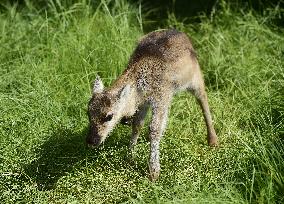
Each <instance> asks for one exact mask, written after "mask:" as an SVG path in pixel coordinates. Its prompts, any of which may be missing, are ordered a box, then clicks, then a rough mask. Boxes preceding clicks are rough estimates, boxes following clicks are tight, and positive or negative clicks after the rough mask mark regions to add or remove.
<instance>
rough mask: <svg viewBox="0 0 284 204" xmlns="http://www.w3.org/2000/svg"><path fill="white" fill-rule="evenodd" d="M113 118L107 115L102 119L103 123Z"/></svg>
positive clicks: (111, 115)
mask: <svg viewBox="0 0 284 204" xmlns="http://www.w3.org/2000/svg"><path fill="white" fill-rule="evenodd" d="M112 117H113V114H108V115H107V116H106V117H105V118H104V119H103V122H107V121H110V120H111V119H112Z"/></svg>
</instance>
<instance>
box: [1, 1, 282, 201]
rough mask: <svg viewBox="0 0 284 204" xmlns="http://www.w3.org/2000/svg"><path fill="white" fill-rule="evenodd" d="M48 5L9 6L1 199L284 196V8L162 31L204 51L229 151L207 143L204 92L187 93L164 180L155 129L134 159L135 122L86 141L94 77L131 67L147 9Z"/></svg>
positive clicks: (222, 13)
mask: <svg viewBox="0 0 284 204" xmlns="http://www.w3.org/2000/svg"><path fill="white" fill-rule="evenodd" d="M43 2H44V1H43ZM43 2H41V4H43V5H40V4H35V3H33V2H32V1H25V4H22V5H17V4H7V3H6V4H3V5H2V8H1V14H0V32H1V34H0V44H1V46H0V53H1V54H0V115H1V117H0V192H1V193H0V200H1V203H15V202H23V203H32V202H34V203H115V202H118V203H121V202H123V203H282V202H283V201H284V200H283V191H284V162H283V161H284V144H283V134H284V125H283V124H284V121H283V120H284V105H283V101H284V94H283V93H284V74H283V73H284V70H283V67H284V61H283V57H284V37H283V36H284V35H283V33H284V32H283V28H281V27H277V26H276V25H275V24H274V22H275V21H274V20H275V19H277V18H281V16H283V9H281V7H277V6H276V7H274V8H270V9H266V10H265V12H264V13H263V14H258V13H256V12H254V11H253V10H250V9H233V8H232V7H231V6H230V5H229V4H226V2H225V1H220V2H219V3H218V4H217V5H216V6H215V7H214V10H213V12H212V14H211V15H210V16H209V17H208V16H200V17H199V18H200V23H193V24H188V23H185V22H183V21H180V20H177V19H176V18H175V15H174V14H171V13H170V14H169V17H168V18H167V19H166V21H165V22H164V26H163V27H176V28H178V29H179V30H181V31H184V32H186V33H188V35H190V36H191V38H192V40H193V42H194V46H195V47H196V50H197V53H198V56H199V60H200V63H201V66H202V69H203V72H204V77H205V80H206V85H207V89H208V96H209V102H210V105H211V109H212V111H213V115H214V121H215V126H216V130H217V134H218V136H219V139H220V147H219V148H216V149H211V148H209V147H208V146H207V145H206V129H205V124H204V122H203V118H202V115H201V112H200V109H199V107H198V106H197V105H196V102H195V100H194V98H193V97H192V96H190V95H188V94H186V93H180V94H178V95H177V96H176V97H175V99H174V101H173V104H172V107H171V114H170V118H169V122H168V128H167V131H166V133H165V136H164V138H163V140H162V144H161V155H162V158H161V166H162V172H161V177H160V179H159V181H158V182H156V183H151V182H150V181H149V180H148V178H147V169H148V164H147V162H148V154H149V144H148V141H147V139H145V138H146V137H147V128H146V127H145V128H144V131H143V133H142V136H141V137H140V139H139V143H138V145H137V154H136V158H135V159H134V160H132V161H131V160H128V159H127V158H128V151H127V145H128V140H129V133H130V128H128V127H123V126H119V127H117V128H116V129H115V131H114V132H113V133H112V134H111V135H110V137H109V138H108V140H107V141H106V143H105V144H104V146H103V147H101V148H99V149H95V150H90V149H87V148H86V147H85V144H84V141H85V136H86V132H87V126H88V120H87V115H86V107H87V103H88V100H89V98H90V84H91V82H92V80H94V79H95V76H96V75H97V74H99V75H100V76H101V77H102V78H103V80H104V82H105V84H106V85H107V86H108V85H110V84H111V82H112V81H113V80H114V79H116V78H117V77H118V76H119V75H120V73H121V72H122V71H123V69H124V67H125V66H126V64H127V61H128V59H129V56H130V54H131V52H132V50H133V48H134V46H135V42H136V40H137V39H138V38H139V37H140V36H141V35H143V26H144V25H143V20H145V19H144V17H143V9H141V7H139V5H138V6H136V5H132V4H130V3H127V2H126V1H114V2H112V3H111V4H109V3H107V2H106V1H101V3H99V4H97V5H93V4H91V3H90V2H89V1H83V0H82V1H76V2H77V3H75V1H72V3H69V4H68V3H66V2H68V1H62V2H61V1H52V0H50V1H47V3H43ZM39 5H40V6H39Z"/></svg>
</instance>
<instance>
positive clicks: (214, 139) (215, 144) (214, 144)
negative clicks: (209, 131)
mask: <svg viewBox="0 0 284 204" xmlns="http://www.w3.org/2000/svg"><path fill="white" fill-rule="evenodd" d="M208 145H209V146H210V147H218V139H217V137H216V136H215V137H211V138H210V139H209V140H208Z"/></svg>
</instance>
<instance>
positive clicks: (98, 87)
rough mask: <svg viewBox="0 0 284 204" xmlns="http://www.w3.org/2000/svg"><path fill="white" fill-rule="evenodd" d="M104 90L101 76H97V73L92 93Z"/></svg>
mask: <svg viewBox="0 0 284 204" xmlns="http://www.w3.org/2000/svg"><path fill="white" fill-rule="evenodd" d="M103 90H104V84H103V82H102V80H101V78H100V77H99V75H97V77H96V79H95V81H94V82H93V94H96V93H101V92H103Z"/></svg>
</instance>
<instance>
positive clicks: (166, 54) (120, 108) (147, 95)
mask: <svg viewBox="0 0 284 204" xmlns="http://www.w3.org/2000/svg"><path fill="white" fill-rule="evenodd" d="M180 90H187V91H190V92H191V93H192V94H193V95H194V96H195V97H196V99H197V101H198V102H199V104H200V106H201V108H202V112H203V115H204V119H205V122H206V126H207V140H208V144H209V145H210V146H216V145H217V144H218V142H217V136H216V133H215V130H214V127H213V124H212V119H211V114H210V111H209V106H208V101H207V95H206V92H205V85H204V80H203V76H202V73H201V70H200V68H199V64H198V61H197V57H196V54H195V51H194V49H193V47H192V44H191V42H190V40H189V38H188V37H187V36H186V34H184V33H182V32H179V31H176V30H163V31H156V32H151V33H149V34H147V35H145V36H144V37H143V38H142V39H141V40H140V41H139V43H138V45H137V47H136V49H135V51H134V53H133V54H132V56H131V58H130V61H129V63H128V66H127V69H126V70H125V71H124V72H123V74H122V75H121V76H120V77H119V78H118V79H117V80H116V81H115V82H114V84H113V85H112V86H111V87H109V88H106V89H105V88H104V86H103V83H102V81H101V80H100V78H99V77H97V78H96V80H95V81H94V85H93V95H92V98H91V100H90V102H89V106H88V114H89V120H90V131H89V134H88V136H87V139H86V141H87V143H88V144H89V145H90V146H98V145H100V144H101V143H102V142H103V141H104V140H105V139H106V137H107V135H108V134H109V133H110V132H111V130H112V129H113V128H114V126H115V125H116V124H117V123H118V122H119V121H120V120H121V119H122V118H124V117H131V116H133V121H132V135H131V140H130V149H131V150H132V149H133V147H134V145H135V144H136V142H137V138H138V135H139V132H140V129H141V127H142V126H143V123H144V118H145V116H146V113H147V111H148V107H150V108H151V109H152V119H151V124H150V136H149V138H150V148H151V150H150V151H151V152H150V162H149V171H150V172H149V173H150V179H151V180H152V181H155V180H156V179H157V178H158V177H159V174H160V162H159V160H160V156H159V144H160V140H161V137H162V135H163V132H164V130H165V128H166V123H167V118H168V112H169V108H170V104H171V101H172V98H173V95H174V94H175V93H176V92H178V91H180Z"/></svg>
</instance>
